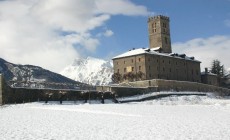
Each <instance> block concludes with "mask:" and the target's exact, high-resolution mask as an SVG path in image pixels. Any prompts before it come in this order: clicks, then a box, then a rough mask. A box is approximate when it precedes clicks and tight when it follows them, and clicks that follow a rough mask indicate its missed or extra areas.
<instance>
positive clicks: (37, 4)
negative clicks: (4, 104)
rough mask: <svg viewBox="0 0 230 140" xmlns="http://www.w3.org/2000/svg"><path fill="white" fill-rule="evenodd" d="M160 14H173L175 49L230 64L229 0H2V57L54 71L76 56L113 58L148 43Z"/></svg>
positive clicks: (204, 61) (207, 61)
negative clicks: (150, 20) (151, 25)
mask: <svg viewBox="0 0 230 140" xmlns="http://www.w3.org/2000/svg"><path fill="white" fill-rule="evenodd" d="M11 9H14V10H11ZM158 14H162V15H166V16H169V17H170V27H171V41H172V47H173V48H172V49H173V52H176V53H186V54H187V55H189V56H195V57H196V58H197V59H198V60H200V61H202V64H201V66H202V69H203V68H204V67H209V66H210V63H211V61H212V60H213V59H219V60H220V61H221V62H222V64H224V65H225V67H226V69H229V68H230V62H229V61H228V60H229V54H228V53H229V52H230V0H192V1H185V0H174V1H172V0H65V1H56V0H4V1H0V31H1V32H0V50H1V51H0V57H1V58H4V59H6V60H8V61H10V62H13V63H18V64H32V65H38V66H41V67H44V68H47V69H49V70H52V71H55V72H60V71H61V70H62V69H64V67H65V66H67V65H69V64H71V63H72V62H73V61H74V59H75V58H82V57H87V56H92V57H97V58H102V59H111V58H112V57H114V56H116V55H118V54H120V53H123V52H125V51H127V50H129V49H131V48H140V47H148V45H149V44H148V32H147V18H148V16H154V15H158Z"/></svg>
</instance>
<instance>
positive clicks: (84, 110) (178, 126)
mask: <svg viewBox="0 0 230 140" xmlns="http://www.w3.org/2000/svg"><path fill="white" fill-rule="evenodd" d="M106 102H107V101H106ZM91 103H92V104H81V103H80V102H77V103H76V104H74V103H73V102H64V104H63V105H60V104H59V103H58V102H50V103H49V104H44V103H43V102H35V103H27V104H17V105H5V106H2V107H0V136H1V139H6V140H9V139H18V140H19V139H20V140H21V139H25V140H27V139H28V140H33V139H39V140H51V139H54V140H63V139H64V140H65V139H66V140H67V139H68V140H69V139H70V140H71V139H72V140H76V139H80V140H86V139H92V140H108V139H109V140H113V139H114V140H124V139H125V140H133V139H134V140H153V139H167V140H168V139H176V140H180V139H181V140H186V139H201V140H204V139H209V140H210V139H211V140H212V139H213V140H216V139H221V140H228V139H230V129H229V128H230V119H229V118H230V100H229V99H217V98H209V97H201V96H181V97H175V96H174V97H167V98H162V99H159V100H152V101H146V102H140V103H129V104H111V103H110V104H99V102H94V101H92V102H91Z"/></svg>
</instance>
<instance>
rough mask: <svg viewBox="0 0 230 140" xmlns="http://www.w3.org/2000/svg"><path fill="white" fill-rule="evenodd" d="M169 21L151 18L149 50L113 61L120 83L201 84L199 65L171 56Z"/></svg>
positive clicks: (192, 61)
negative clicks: (155, 80)
mask: <svg viewBox="0 0 230 140" xmlns="http://www.w3.org/2000/svg"><path fill="white" fill-rule="evenodd" d="M169 21H170V20H169V17H166V16H162V15H158V16H154V17H149V18H148V33H149V48H139V49H132V50H129V51H127V52H125V53H123V54H120V55H118V56H116V57H114V58H113V65H114V74H118V75H120V77H121V78H120V80H119V82H123V81H138V80H150V79H165V80H177V81H191V82H201V73H200V63H201V62H200V61H198V60H196V59H195V58H194V57H188V56H186V54H177V53H172V47H171V38H170V26H169Z"/></svg>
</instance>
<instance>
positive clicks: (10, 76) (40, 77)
mask: <svg viewBox="0 0 230 140" xmlns="http://www.w3.org/2000/svg"><path fill="white" fill-rule="evenodd" d="M0 74H3V75H4V79H5V80H6V81H7V83H8V84H9V85H11V86H12V87H30V88H79V86H81V85H85V84H82V83H80V82H77V81H74V80H72V79H69V78H67V77H64V76H62V75H60V74H57V73H54V72H51V71H49V70H46V69H43V68H41V67H38V66H33V65H17V64H13V63H10V62H7V61H5V60H4V59H1V58H0Z"/></svg>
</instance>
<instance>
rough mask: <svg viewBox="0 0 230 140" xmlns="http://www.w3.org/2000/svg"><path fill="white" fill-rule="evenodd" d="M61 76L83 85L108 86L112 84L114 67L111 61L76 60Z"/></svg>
mask: <svg viewBox="0 0 230 140" xmlns="http://www.w3.org/2000/svg"><path fill="white" fill-rule="evenodd" d="M60 74H62V75H64V76H66V77H68V78H70V79H73V80H75V81H80V82H83V83H88V84H92V85H106V84H109V83H111V81H112V80H111V77H112V74H113V66H112V62H111V61H105V60H102V59H97V58H93V57H87V58H85V59H83V58H79V59H75V60H74V62H73V63H72V64H71V65H69V66H67V67H66V68H65V69H64V70H63V71H62V72H61V73H60Z"/></svg>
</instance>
